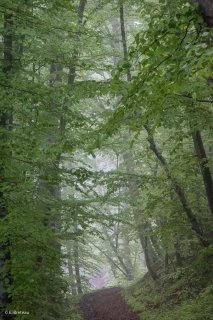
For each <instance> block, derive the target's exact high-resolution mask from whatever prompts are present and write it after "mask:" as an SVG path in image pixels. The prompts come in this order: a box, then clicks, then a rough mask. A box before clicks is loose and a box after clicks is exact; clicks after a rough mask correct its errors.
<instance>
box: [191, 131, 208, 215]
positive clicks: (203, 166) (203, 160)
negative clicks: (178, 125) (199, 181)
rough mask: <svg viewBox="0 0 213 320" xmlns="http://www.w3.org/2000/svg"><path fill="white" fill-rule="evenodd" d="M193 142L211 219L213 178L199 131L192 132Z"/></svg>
mask: <svg viewBox="0 0 213 320" xmlns="http://www.w3.org/2000/svg"><path fill="white" fill-rule="evenodd" d="M193 142H194V148H195V152H196V155H197V158H198V161H199V165H200V170H201V173H202V177H203V182H204V186H205V190H206V195H207V200H208V204H209V209H210V212H211V216H212V219H213V180H212V175H211V171H210V168H209V164H208V159H207V155H206V151H205V148H204V145H203V140H202V136H201V133H200V131H196V132H195V133H194V134H193Z"/></svg>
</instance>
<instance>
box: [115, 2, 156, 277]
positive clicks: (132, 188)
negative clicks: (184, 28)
mask: <svg viewBox="0 0 213 320" xmlns="http://www.w3.org/2000/svg"><path fill="white" fill-rule="evenodd" d="M119 11H120V27H121V38H122V44H123V57H124V60H125V61H126V62H127V63H128V48H127V41H126V31H125V19H124V6H123V4H121V5H120V10H119ZM126 76H127V81H129V82H130V81H131V80H132V76H131V71H130V68H129V67H128V68H127V72H126ZM123 159H124V162H126V170H127V172H131V171H133V168H132V163H133V161H132V159H133V156H132V153H131V152H130V151H129V152H126V153H125V154H124V155H123ZM129 192H130V195H131V198H132V200H133V202H134V201H135V200H136V199H137V197H139V191H138V188H137V186H136V185H135V183H134V182H131V183H129ZM133 213H134V219H135V223H136V227H137V231H138V236H139V239H140V243H141V246H142V249H143V252H144V256H145V261H146V266H147V269H148V271H149V273H150V275H151V277H152V279H153V280H156V279H157V274H156V272H155V270H154V268H153V266H152V261H151V259H150V252H149V248H148V239H147V236H145V233H146V230H145V228H144V225H143V224H139V222H138V220H140V218H139V212H138V210H137V209H135V208H134V209H133Z"/></svg>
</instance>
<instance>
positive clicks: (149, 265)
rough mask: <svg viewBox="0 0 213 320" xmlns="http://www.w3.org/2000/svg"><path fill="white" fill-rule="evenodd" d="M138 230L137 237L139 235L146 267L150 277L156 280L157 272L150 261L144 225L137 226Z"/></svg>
mask: <svg viewBox="0 0 213 320" xmlns="http://www.w3.org/2000/svg"><path fill="white" fill-rule="evenodd" d="M138 230H139V237H140V242H141V246H142V248H143V251H144V256H145V261H146V266H147V269H148V271H149V274H150V276H151V277H152V279H153V280H157V279H158V276H157V273H156V272H155V270H154V268H153V264H152V261H151V259H150V251H149V248H148V236H146V235H144V227H143V226H142V225H139V226H138Z"/></svg>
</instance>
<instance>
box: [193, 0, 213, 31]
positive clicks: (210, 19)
mask: <svg viewBox="0 0 213 320" xmlns="http://www.w3.org/2000/svg"><path fill="white" fill-rule="evenodd" d="M196 1H197V2H198V3H199V6H200V11H201V15H202V16H203V19H204V21H205V22H206V24H207V25H208V26H209V27H213V1H212V0H196Z"/></svg>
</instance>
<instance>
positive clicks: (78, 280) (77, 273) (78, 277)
mask: <svg viewBox="0 0 213 320" xmlns="http://www.w3.org/2000/svg"><path fill="white" fill-rule="evenodd" d="M74 269H75V277H76V284H77V290H78V294H81V293H83V290H82V284H81V274H80V265H79V245H78V239H76V240H74Z"/></svg>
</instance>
